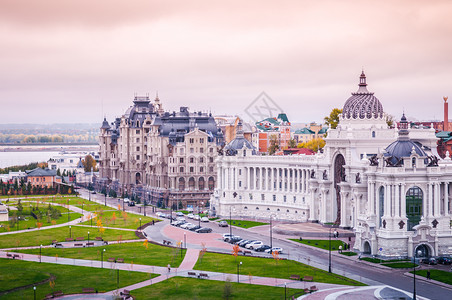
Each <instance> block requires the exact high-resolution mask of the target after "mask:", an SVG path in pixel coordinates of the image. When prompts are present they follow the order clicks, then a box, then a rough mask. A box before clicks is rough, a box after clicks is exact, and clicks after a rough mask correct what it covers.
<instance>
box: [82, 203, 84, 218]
mask: <svg viewBox="0 0 452 300" xmlns="http://www.w3.org/2000/svg"><path fill="white" fill-rule="evenodd" d="M83 204H84V203H83V202H82V215H83Z"/></svg>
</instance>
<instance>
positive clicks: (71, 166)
mask: <svg viewBox="0 0 452 300" xmlns="http://www.w3.org/2000/svg"><path fill="white" fill-rule="evenodd" d="M86 155H91V156H92V157H93V158H94V159H95V160H96V155H95V154H94V153H90V152H74V153H65V152H61V153H59V154H58V155H55V156H53V157H51V158H50V159H49V160H48V161H47V166H48V168H49V169H50V170H55V171H57V170H60V172H61V174H63V172H65V171H66V172H70V173H72V172H74V171H76V172H77V171H78V170H80V168H79V164H81V163H82V160H83V159H85V157H86ZM82 165H83V164H82Z"/></svg>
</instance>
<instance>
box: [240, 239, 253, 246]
mask: <svg viewBox="0 0 452 300" xmlns="http://www.w3.org/2000/svg"><path fill="white" fill-rule="evenodd" d="M255 241H256V240H247V241H246V242H243V243H240V245H239V246H240V247H245V246H246V245H248V244H249V243H252V242H255Z"/></svg>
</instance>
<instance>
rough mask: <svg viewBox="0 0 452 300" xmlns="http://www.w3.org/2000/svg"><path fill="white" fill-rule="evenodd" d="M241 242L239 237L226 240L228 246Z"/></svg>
mask: <svg viewBox="0 0 452 300" xmlns="http://www.w3.org/2000/svg"><path fill="white" fill-rule="evenodd" d="M241 240H242V238H241V237H239V236H233V237H232V238H230V239H229V240H228V243H229V244H237V242H240V241H241Z"/></svg>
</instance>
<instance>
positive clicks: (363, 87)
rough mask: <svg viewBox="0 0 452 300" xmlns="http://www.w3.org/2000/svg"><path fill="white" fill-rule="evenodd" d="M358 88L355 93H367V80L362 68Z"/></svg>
mask: <svg viewBox="0 0 452 300" xmlns="http://www.w3.org/2000/svg"><path fill="white" fill-rule="evenodd" d="M358 86H359V88H358V91H357V92H356V93H357V94H369V91H368V90H367V82H366V74H364V69H363V70H362V72H361V75H360V76H359V84H358Z"/></svg>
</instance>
